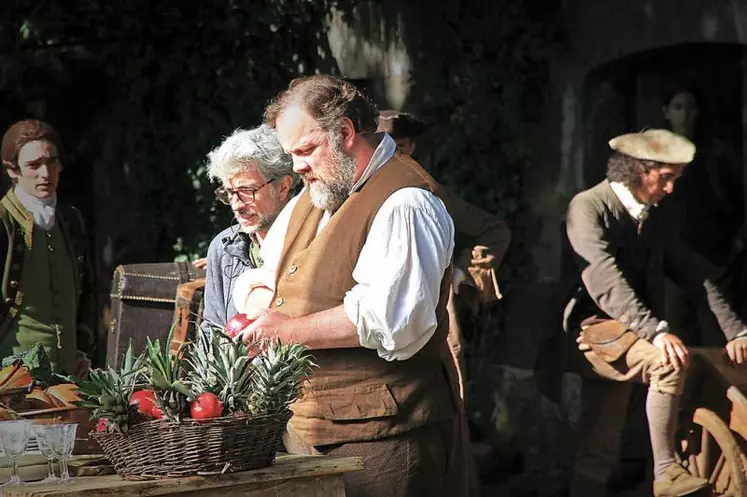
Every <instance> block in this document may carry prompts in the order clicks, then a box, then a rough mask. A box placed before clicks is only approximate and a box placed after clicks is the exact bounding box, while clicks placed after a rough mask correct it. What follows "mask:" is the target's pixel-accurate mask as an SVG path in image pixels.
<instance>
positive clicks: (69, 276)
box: [0, 119, 96, 377]
mask: <svg viewBox="0 0 747 497" xmlns="http://www.w3.org/2000/svg"><path fill="white" fill-rule="evenodd" d="M62 153H63V149H62V142H61V140H60V137H59V135H58V133H57V131H56V130H55V129H54V128H53V127H52V126H51V125H49V124H48V123H45V122H42V121H38V120H34V119H29V120H24V121H19V122H16V123H15V124H13V125H12V126H10V128H8V130H7V131H6V132H5V135H4V136H3V140H2V148H1V149H0V156H1V157H2V161H3V167H4V168H5V172H6V174H7V175H8V176H9V177H10V179H11V181H12V183H13V187H12V189H10V190H9V191H8V192H7V193H6V194H5V196H4V197H3V198H2V200H0V223H1V224H2V228H1V229H0V253H2V257H3V260H4V274H6V275H7V278H3V284H2V296H3V301H2V303H1V304H0V357H7V356H9V355H13V354H19V353H22V352H24V351H26V350H29V349H30V348H32V347H33V346H35V345H36V344H41V345H42V346H43V347H44V350H45V352H46V353H47V355H48V356H49V359H50V362H51V366H52V371H53V372H57V373H66V374H72V375H75V376H78V377H82V376H85V375H86V374H87V372H88V370H89V368H90V364H91V363H90V360H89V359H88V358H89V357H92V354H93V352H94V346H95V343H94V331H93V330H95V329H96V327H95V312H96V311H95V305H94V299H95V293H94V290H93V288H94V287H93V281H94V278H93V273H92V270H91V268H92V264H91V263H90V259H89V255H90V254H89V250H88V238H87V235H86V229H85V224H84V222H83V218H82V216H81V214H80V212H79V211H78V210H77V209H75V208H74V207H72V206H69V205H64V204H62V203H58V201H57V187H58V185H59V181H60V173H61V172H62V158H61V157H62Z"/></svg>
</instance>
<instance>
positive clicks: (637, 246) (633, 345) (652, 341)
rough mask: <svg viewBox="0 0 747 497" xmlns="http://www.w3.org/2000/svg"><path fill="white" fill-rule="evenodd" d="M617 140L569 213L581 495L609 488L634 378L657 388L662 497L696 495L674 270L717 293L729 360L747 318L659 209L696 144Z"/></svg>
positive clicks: (742, 343)
mask: <svg viewBox="0 0 747 497" xmlns="http://www.w3.org/2000/svg"><path fill="white" fill-rule="evenodd" d="M609 144H610V147H611V148H612V149H613V150H614V153H613V155H612V156H611V158H610V159H609V162H608V164H607V179H606V180H604V181H602V182H601V183H599V184H598V185H596V186H594V187H593V188H591V189H589V190H586V191H584V192H582V193H579V194H578V195H576V196H575V197H574V198H573V200H572V201H571V203H570V205H569V207H568V212H567V217H566V227H567V237H568V242H569V244H570V247H571V249H572V252H573V254H574V255H575V259H576V262H577V267H576V269H577V270H576V272H575V274H574V278H575V279H576V281H577V289H576V291H575V293H574V294H573V295H572V297H571V299H570V300H569V301H568V303H567V305H566V308H565V314H564V323H563V324H564V328H565V330H566V331H567V332H569V333H571V334H572V335H573V336H576V337H577V342H578V344H579V350H580V352H579V353H578V354H576V355H575V356H572V360H573V359H575V366H576V369H577V371H579V372H580V373H581V374H582V376H583V377H584V380H583V401H582V404H583V408H582V416H581V432H582V436H581V440H580V442H579V448H578V449H579V450H578V455H577V461H576V465H575V468H574V479H573V484H572V488H571V495H572V496H574V497H578V496H602V495H604V494H605V492H604V489H605V483H606V480H607V478H608V477H609V474H610V471H611V469H612V466H613V465H614V464H615V462H616V461H617V455H618V450H619V449H618V446H619V442H620V432H621V428H622V424H623V422H624V420H625V412H626V407H627V403H628V397H629V395H630V391H631V382H632V381H639V382H644V383H646V384H648V385H649V389H648V395H647V398H646V415H647V418H648V424H649V432H650V438H651V447H652V450H653V457H654V495H655V496H656V497H664V496H681V495H689V494H691V493H693V492H696V491H698V490H700V489H701V488H703V487H705V486H706V485H707V481H706V480H703V479H701V478H696V477H695V476H692V475H691V474H690V473H688V472H687V471H686V470H685V469H684V468H682V467H681V466H679V465H678V464H677V463H676V462H675V458H674V436H675V428H676V426H675V425H676V415H677V407H678V403H679V398H680V394H681V393H682V389H683V386H684V379H685V376H684V375H685V370H686V367H687V365H688V362H689V353H688V349H687V347H686V346H685V345H684V344H683V342H682V341H681V340H680V338H678V337H677V335H676V332H677V330H670V329H669V325H668V323H667V322H666V321H665V320H664V318H663V312H664V276H665V274H666V275H667V276H669V277H670V278H672V280H674V281H675V283H677V284H678V285H680V286H681V287H683V288H685V289H687V290H688V291H690V292H693V293H695V294H705V296H706V297H707V299H708V303H709V307H710V309H711V311H712V312H713V313H714V314H715V316H716V318H717V319H718V322H719V325H720V326H721V329H722V331H723V333H724V335H725V336H726V338H727V340H728V344H727V346H726V350H727V352H728V354H729V357H731V358H732V360H734V361H735V362H738V363H741V362H743V360H744V357H745V352H746V351H747V339H745V338H743V337H744V335H745V330H747V326H745V324H744V323H742V322H741V321H740V320H739V319H738V318H737V316H736V315H735V314H734V313H733V312H732V310H731V308H730V307H729V305H728V304H727V303H726V302H725V301H724V299H723V297H722V296H721V293H720V292H719V290H718V289H717V288H716V285H715V284H714V283H713V281H712V280H711V279H709V274H710V272H709V267H708V266H707V263H706V261H705V260H704V259H702V258H700V257H699V256H697V255H696V254H695V253H693V252H690V251H689V250H687V249H686V248H685V247H684V245H683V244H682V243H681V242H680V240H679V239H678V237H677V235H676V233H675V232H674V230H673V229H672V228H671V226H669V225H668V224H667V223H665V222H664V217H663V215H662V212H660V209H659V208H657V204H658V203H659V202H661V201H662V200H663V199H664V198H665V197H666V196H667V195H669V194H671V193H672V191H673V188H674V183H675V181H676V180H677V178H678V177H679V176H680V175H681V174H682V172H683V169H684V168H685V167H686V164H687V163H689V162H690V161H691V160H692V158H693V155H694V153H695V146H694V145H693V144H692V143H691V142H690V141H689V140H687V139H686V138H684V137H681V136H679V135H676V134H674V133H671V132H670V131H667V130H648V131H645V132H643V133H631V134H627V135H622V136H618V137H616V138H614V139H612V140H611V141H610V142H609ZM574 349H575V347H574ZM609 380H613V381H609Z"/></svg>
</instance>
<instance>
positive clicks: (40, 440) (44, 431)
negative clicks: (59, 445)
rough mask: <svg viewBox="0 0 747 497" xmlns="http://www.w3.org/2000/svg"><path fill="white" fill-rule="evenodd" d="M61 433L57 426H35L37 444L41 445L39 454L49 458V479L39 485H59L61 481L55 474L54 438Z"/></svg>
mask: <svg viewBox="0 0 747 497" xmlns="http://www.w3.org/2000/svg"><path fill="white" fill-rule="evenodd" d="M57 431H59V429H58V428H57V425H34V427H33V432H34V435H36V443H37V444H38V445H39V452H41V453H42V455H43V456H44V457H46V458H47V477H46V478H44V479H43V480H41V481H40V482H39V483H59V482H60V479H59V478H57V477H56V476H55V474H54V465H53V464H52V461H54V458H55V454H54V437H55V433H56V432H57Z"/></svg>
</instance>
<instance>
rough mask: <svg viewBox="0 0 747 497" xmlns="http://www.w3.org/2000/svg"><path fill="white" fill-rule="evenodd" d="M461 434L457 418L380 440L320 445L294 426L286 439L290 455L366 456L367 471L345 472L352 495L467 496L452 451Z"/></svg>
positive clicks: (366, 496) (385, 496)
mask: <svg viewBox="0 0 747 497" xmlns="http://www.w3.org/2000/svg"><path fill="white" fill-rule="evenodd" d="M458 438H459V428H458V423H457V422H456V420H455V419H449V420H445V421H442V422H439V423H432V424H429V425H426V426H423V427H421V428H417V429H415V430H410V431H408V432H405V433H402V434H400V435H396V436H392V437H387V438H383V439H379V440H371V441H366V442H350V443H344V444H334V445H319V446H310V445H308V444H306V443H305V442H304V441H303V440H301V439H300V438H299V437H298V435H297V434H295V433H294V432H293V431H291V430H290V428H289V430H288V431H287V432H286V434H285V437H284V439H283V442H284V443H285V448H286V450H287V451H288V452H289V453H291V454H311V455H330V456H336V457H360V458H362V459H363V470H362V471H353V472H350V473H345V477H344V478H345V492H346V495H347V496H348V497H417V496H421V495H422V496H429V497H430V496H433V497H441V496H442V497H462V496H464V495H465V494H464V493H463V492H462V491H461V489H460V488H459V487H460V486H461V485H462V483H463V481H462V480H460V479H459V478H458V477H456V476H455V473H456V474H457V475H458V473H459V471H461V469H459V466H460V464H459V461H457V460H454V459H453V450H452V449H453V447H455V445H456V444H458V443H459V440H458Z"/></svg>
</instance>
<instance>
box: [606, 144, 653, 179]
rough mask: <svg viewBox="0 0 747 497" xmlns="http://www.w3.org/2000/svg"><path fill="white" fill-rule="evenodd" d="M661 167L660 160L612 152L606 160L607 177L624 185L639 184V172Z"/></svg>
mask: <svg viewBox="0 0 747 497" xmlns="http://www.w3.org/2000/svg"><path fill="white" fill-rule="evenodd" d="M660 167H662V164H661V163H660V162H656V161H652V160H641V159H636V158H635V157H630V156H629V155H625V154H621V153H620V152H613V154H612V156H610V158H609V160H608V161H607V179H608V180H609V181H615V182H618V183H622V184H624V185H625V186H628V187H630V186H639V185H640V183H641V173H642V172H648V171H651V170H653V169H658V168H660Z"/></svg>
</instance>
